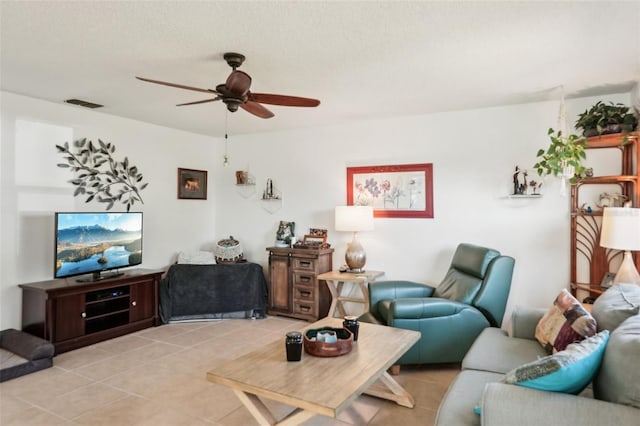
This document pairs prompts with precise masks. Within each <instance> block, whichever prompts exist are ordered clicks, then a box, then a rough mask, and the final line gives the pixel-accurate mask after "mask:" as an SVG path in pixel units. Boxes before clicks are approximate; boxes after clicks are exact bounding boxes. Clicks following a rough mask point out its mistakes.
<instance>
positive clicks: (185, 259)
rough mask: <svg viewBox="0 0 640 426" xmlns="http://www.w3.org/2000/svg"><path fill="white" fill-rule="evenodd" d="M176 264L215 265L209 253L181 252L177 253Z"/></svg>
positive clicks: (213, 258)
mask: <svg viewBox="0 0 640 426" xmlns="http://www.w3.org/2000/svg"><path fill="white" fill-rule="evenodd" d="M178 263H186V264H189V265H213V264H215V263H216V259H215V257H214V255H213V253H212V252H210V251H181V252H180V253H178Z"/></svg>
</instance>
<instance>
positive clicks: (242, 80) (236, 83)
mask: <svg viewBox="0 0 640 426" xmlns="http://www.w3.org/2000/svg"><path fill="white" fill-rule="evenodd" d="M224 85H225V86H226V88H227V90H228V91H229V92H231V93H232V94H234V95H236V96H244V95H246V94H247V92H248V91H249V87H251V77H250V76H249V74H247V73H246V72H242V71H239V70H233V71H232V72H231V74H229V77H228V78H227V82H226V83H225V84H224Z"/></svg>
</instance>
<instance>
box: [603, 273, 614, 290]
mask: <svg viewBox="0 0 640 426" xmlns="http://www.w3.org/2000/svg"><path fill="white" fill-rule="evenodd" d="M615 277H616V274H615V272H605V274H604V276H603V277H602V281H601V282H600V287H604V288H609V287H611V286H612V285H613V280H614V278H615Z"/></svg>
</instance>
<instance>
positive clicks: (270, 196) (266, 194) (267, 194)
mask: <svg viewBox="0 0 640 426" xmlns="http://www.w3.org/2000/svg"><path fill="white" fill-rule="evenodd" d="M262 199H263V200H277V199H280V196H279V195H277V194H276V193H275V192H273V181H272V180H271V179H267V185H266V186H265V188H264V191H263V192H262Z"/></svg>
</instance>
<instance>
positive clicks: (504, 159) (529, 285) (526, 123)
mask: <svg viewBox="0 0 640 426" xmlns="http://www.w3.org/2000/svg"><path fill="white" fill-rule="evenodd" d="M606 99H607V100H613V101H620V102H625V103H627V104H628V94H623V95H614V96H608V97H607V98H606ZM595 101H596V99H593V98H591V99H578V100H570V101H568V105H567V117H569V118H568V120H567V121H568V123H567V127H568V128H569V129H571V128H572V125H573V122H574V121H575V118H574V117H576V115H577V114H578V113H579V112H582V111H583V110H584V109H585V108H586V107H587V106H589V105H591V104H593V103H595ZM558 109H559V102H558V101H554V102H542V103H536V104H526V105H517V106H505V107H497V108H489V109H481V110H473V111H464V112H451V113H443V114H433V115H427V116H414V117H399V118H394V119H384V120H372V121H369V122H359V123H353V124H345V125H342V126H331V127H325V128H322V129H313V130H296V131H288V132H277V133H275V132H274V133H266V134H260V135H247V136H232V137H230V142H229V146H230V147H229V152H230V156H231V164H230V166H229V168H228V169H217V170H218V171H219V172H220V174H219V175H218V176H217V177H216V180H218V181H220V182H221V183H222V187H221V188H220V197H221V199H224V200H225V203H224V206H220V209H218V211H217V219H216V230H217V231H218V232H219V233H220V234H224V235H226V234H231V235H233V236H234V237H236V238H238V239H239V240H241V241H242V243H243V245H244V247H245V253H246V254H247V257H248V258H249V259H251V260H252V261H256V262H259V263H262V264H263V265H264V266H265V267H266V266H267V261H268V254H267V252H266V251H265V247H267V246H269V245H272V244H273V241H274V237H275V232H276V229H277V224H278V222H279V221H280V220H287V221H295V222H296V234H297V235H298V236H301V235H303V234H304V233H305V231H307V230H308V229H309V227H320V228H327V229H328V230H329V242H330V243H331V244H332V246H333V247H334V248H335V249H336V252H335V253H334V259H333V263H334V266H336V267H337V266H339V265H341V264H342V263H343V259H344V251H345V248H346V243H347V242H348V241H349V240H350V238H351V235H349V233H339V232H336V231H335V230H334V227H333V209H334V207H335V206H337V205H343V204H345V202H346V167H348V166H355V165H388V164H402V163H425V162H426V163H433V170H434V205H435V217H434V219H387V218H379V219H376V220H375V230H374V231H373V232H366V233H361V234H360V241H361V242H362V244H363V245H364V247H365V249H366V251H367V258H368V260H367V268H369V269H373V270H383V271H385V272H386V275H385V277H384V278H386V279H410V280H417V281H422V282H432V283H438V282H439V281H440V280H441V279H442V277H443V276H444V273H445V272H446V269H447V267H448V265H449V262H450V260H451V256H452V254H453V251H454V250H455V247H456V245H457V244H458V243H459V242H470V243H476V244H480V245H486V246H490V247H494V248H496V249H498V250H500V251H501V252H503V253H505V254H507V255H510V256H513V257H514V258H515V259H516V268H515V273H514V279H513V286H512V290H511V297H510V301H509V305H508V310H509V311H510V310H511V308H512V307H513V306H515V305H528V306H548V305H549V304H550V303H551V301H552V300H553V298H555V296H556V294H557V292H558V291H559V290H560V289H562V288H567V287H568V285H569V277H570V275H569V251H570V241H569V236H570V223H569V198H567V197H562V196H560V184H559V180H558V179H556V178H547V179H546V181H545V183H544V186H543V193H544V197H543V198H542V199H534V200H512V199H506V198H504V196H505V195H507V194H508V193H509V189H510V187H511V184H512V180H511V174H512V172H513V170H514V167H515V165H519V166H520V167H521V168H530V167H531V166H532V165H533V164H534V163H535V162H536V157H535V155H536V153H537V151H538V149H539V148H545V149H546V147H547V146H548V141H549V139H548V137H547V129H548V128H549V127H554V128H558ZM236 169H248V170H249V171H250V173H252V174H253V175H254V176H255V177H256V180H257V187H258V192H257V194H256V195H255V196H254V197H253V198H251V199H246V198H244V197H243V196H241V195H240V194H238V193H237V191H236V190H235V188H234V183H235V177H234V170H236ZM267 178H271V179H273V182H274V184H275V185H276V187H277V188H279V189H280V190H281V191H282V193H283V207H282V209H281V210H279V211H277V212H276V213H274V214H270V213H268V212H266V211H265V210H264V209H262V208H261V207H260V201H259V200H258V198H259V196H260V191H261V190H262V188H263V187H264V184H265V182H266V179H267ZM508 315H509V313H508Z"/></svg>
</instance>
